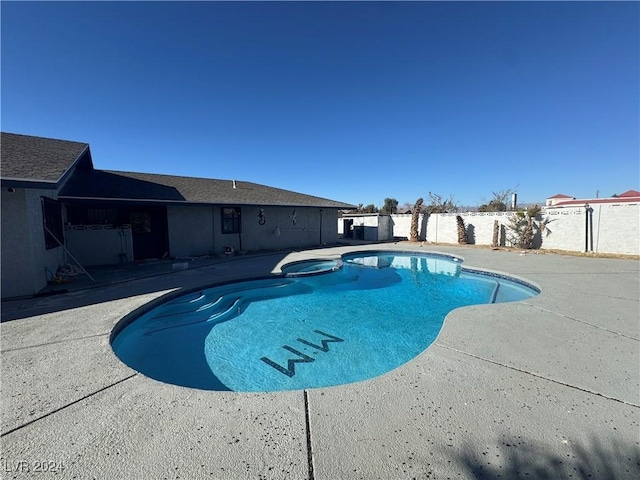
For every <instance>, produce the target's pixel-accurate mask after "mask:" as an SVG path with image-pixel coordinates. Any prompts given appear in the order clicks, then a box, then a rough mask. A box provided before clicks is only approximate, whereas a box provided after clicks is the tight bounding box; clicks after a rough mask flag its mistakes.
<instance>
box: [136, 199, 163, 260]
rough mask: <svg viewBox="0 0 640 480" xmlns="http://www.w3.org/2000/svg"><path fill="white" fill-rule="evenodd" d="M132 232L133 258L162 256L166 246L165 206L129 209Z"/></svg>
mask: <svg viewBox="0 0 640 480" xmlns="http://www.w3.org/2000/svg"><path fill="white" fill-rule="evenodd" d="M129 223H130V224H131V231H132V233H133V258H134V259H135V260H143V259H147V258H162V257H164V256H165V254H167V253H168V248H167V208H166V207H144V208H132V209H131V210H129Z"/></svg>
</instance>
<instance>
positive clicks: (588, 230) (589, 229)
mask: <svg viewBox="0 0 640 480" xmlns="http://www.w3.org/2000/svg"><path fill="white" fill-rule="evenodd" d="M592 214H593V209H592V208H591V207H589V204H588V203H585V205H584V251H585V252H588V251H589V243H591V250H593V215H592Z"/></svg>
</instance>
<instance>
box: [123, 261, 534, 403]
mask: <svg viewBox="0 0 640 480" xmlns="http://www.w3.org/2000/svg"><path fill="white" fill-rule="evenodd" d="M282 272H283V273H282V274H281V275H274V276H271V277H268V278H260V279H255V280H249V281H242V282H234V283H228V284H225V285H218V286H214V287H211V288H207V289H202V290H198V291H195V292H191V293H188V294H184V295H181V296H179V297H177V298H173V299H171V300H168V301H166V302H165V303H163V304H161V305H159V306H156V307H155V308H153V309H151V310H150V311H147V312H146V313H144V314H142V315H140V316H139V317H138V318H135V319H134V320H133V321H131V320H130V318H128V319H125V320H123V322H122V323H121V324H119V325H118V326H116V328H115V329H114V332H113V334H112V347H113V350H114V352H115V353H116V355H117V356H118V357H119V358H120V359H121V360H122V361H123V362H124V363H126V364H127V365H129V366H130V367H131V368H133V369H135V370H137V371H139V372H141V373H143V374H144V375H147V376H149V377H151V378H154V379H156V380H159V381H163V382H167V383H171V384H175V385H182V386H186V387H192V388H200V389H206V390H232V391H245V392H249V391H260V392H265V391H276V390H297V389H306V388H315V387H326V386H332V385H340V384H344V383H351V382H356V381H361V380H365V379H370V378H373V377H376V376H378V375H381V374H384V373H386V372H388V371H390V370H393V369H394V368H397V367H398V366H400V365H402V364H404V363H406V362H408V361H409V360H411V359H412V358H414V357H415V356H417V355H418V354H420V353H421V352H422V351H424V350H425V349H426V348H427V347H428V346H429V345H431V343H433V341H434V340H435V339H436V337H437V335H438V333H439V332H440V329H441V327H442V324H443V322H444V319H445V316H446V315H447V314H448V313H449V312H450V311H452V310H453V309H455V308H459V307H463V306H467V305H477V304H487V303H498V302H510V301H518V300H523V299H526V298H529V297H531V296H533V295H536V294H537V293H539V291H538V289H537V288H536V287H534V286H532V285H530V284H528V283H526V282H523V281H520V280H516V279H513V278H509V277H506V276H503V275H498V274H492V273H488V272H479V271H473V270H469V269H466V268H463V267H462V262H461V260H460V259H459V258H456V257H452V256H447V255H439V254H437V255H436V254H429V255H425V254H416V253H404V252H388V251H376V252H371V251H369V252H354V253H349V254H346V255H343V256H342V257H341V259H339V260H314V261H307V262H295V263H292V264H289V265H285V266H284V267H283V268H282Z"/></svg>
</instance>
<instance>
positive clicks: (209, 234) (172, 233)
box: [167, 205, 221, 257]
mask: <svg viewBox="0 0 640 480" xmlns="http://www.w3.org/2000/svg"><path fill="white" fill-rule="evenodd" d="M217 209H218V210H220V209H219V208H217ZM215 210H216V207H212V206H209V205H203V206H168V207H167V223H168V234H169V253H170V254H171V256H172V257H199V256H203V255H211V254H212V253H214V252H215V251H216V248H215V247H216V242H215V238H214V230H215V228H216V226H217V227H218V231H220V228H221V227H220V219H219V218H218V223H217V224H216V223H215ZM218 217H219V215H218Z"/></svg>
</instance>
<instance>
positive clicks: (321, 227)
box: [320, 209, 322, 246]
mask: <svg viewBox="0 0 640 480" xmlns="http://www.w3.org/2000/svg"><path fill="white" fill-rule="evenodd" d="M320 246H322V209H320Z"/></svg>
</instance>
